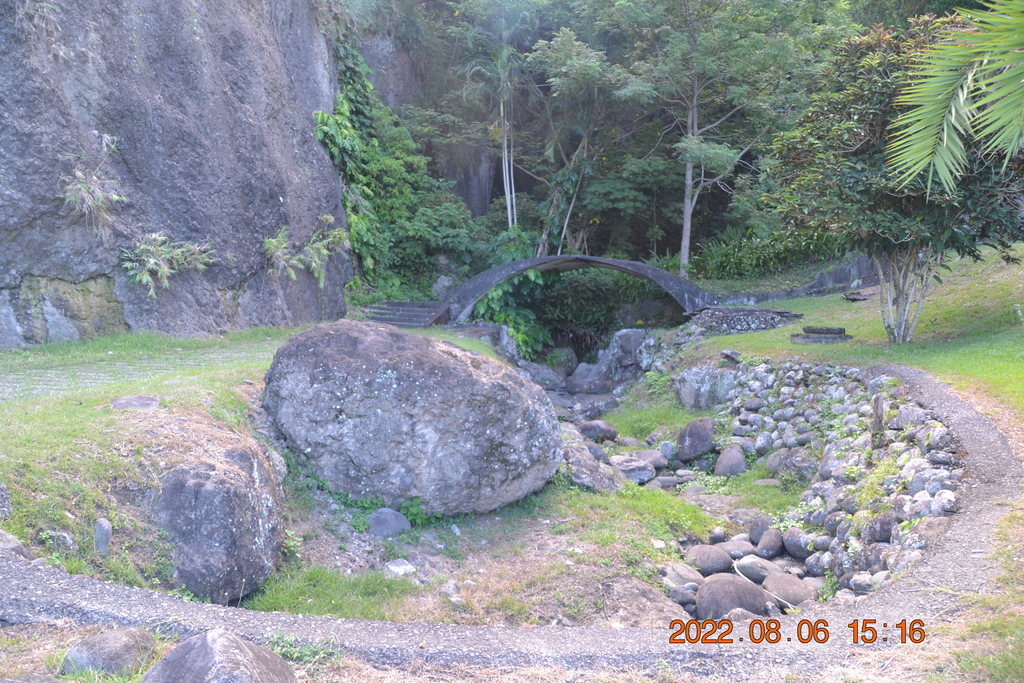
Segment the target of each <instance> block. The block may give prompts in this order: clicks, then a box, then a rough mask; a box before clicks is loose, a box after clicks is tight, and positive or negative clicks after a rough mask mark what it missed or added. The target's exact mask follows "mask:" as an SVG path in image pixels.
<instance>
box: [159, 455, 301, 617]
mask: <svg viewBox="0 0 1024 683" xmlns="http://www.w3.org/2000/svg"><path fill="white" fill-rule="evenodd" d="M161 483H162V490H161V492H160V496H159V498H157V501H156V515H157V519H158V521H159V524H160V526H161V528H163V529H164V530H165V531H166V532H167V534H168V537H169V540H170V542H171V544H172V545H173V546H174V553H173V561H174V564H175V566H176V571H175V577H176V578H177V579H178V580H179V581H181V582H182V584H184V586H185V588H187V589H188V590H190V591H191V592H192V593H193V594H194V595H196V596H197V597H199V598H207V599H209V600H210V602H214V603H217V604H220V605H226V604H227V603H228V602H231V601H234V600H238V599H239V598H241V597H243V596H245V595H247V594H248V593H250V592H252V591H254V590H256V589H257V588H258V587H259V585H260V584H261V583H263V582H264V581H266V579H267V577H268V576H269V575H270V572H271V571H273V569H274V564H275V563H276V561H277V553H278V550H279V548H280V547H281V541H282V535H283V522H282V516H281V515H282V500H281V484H280V481H279V480H278V479H277V475H276V473H275V472H274V468H273V465H272V464H271V462H270V460H269V459H268V458H267V457H266V456H265V455H263V454H262V453H259V452H257V451H254V450H251V449H248V448H232V449H230V450H227V451H225V452H224V454H223V455H222V456H221V457H219V458H215V457H207V458H204V459H203V460H196V461H186V462H184V463H182V464H181V465H178V466H177V467H175V468H174V469H173V470H171V471H170V472H169V473H168V474H167V475H165V476H164V478H163V479H162V480H161Z"/></svg>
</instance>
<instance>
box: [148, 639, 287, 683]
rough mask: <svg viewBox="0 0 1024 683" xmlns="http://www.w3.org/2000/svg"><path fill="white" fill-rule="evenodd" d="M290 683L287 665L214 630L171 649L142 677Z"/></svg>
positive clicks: (165, 681) (159, 681)
mask: <svg viewBox="0 0 1024 683" xmlns="http://www.w3.org/2000/svg"><path fill="white" fill-rule="evenodd" d="M181 681H203V682H204V683H293V681H295V674H294V673H293V672H292V670H291V667H290V666H288V663H287V662H286V661H284V660H283V659H281V657H279V656H277V655H276V654H274V653H273V652H271V651H269V650H265V649H263V648H262V647H260V646H259V645H255V644H253V643H250V642H249V641H247V640H242V639H241V638H239V637H238V636H236V635H235V634H233V633H230V632H229V631H224V630H221V629H216V630H213V631H208V632H207V633H202V634H200V635H198V636H193V637H191V638H189V639H188V640H186V641H185V642H184V643H182V644H181V645H179V646H178V647H176V648H174V649H173V650H172V651H171V653H170V654H168V655H167V656H166V657H164V658H163V659H161V660H160V661H159V662H157V665H156V666H154V667H153V668H152V669H150V670H149V671H148V672H147V673H146V675H145V676H143V677H142V682H143V683H180V682H181Z"/></svg>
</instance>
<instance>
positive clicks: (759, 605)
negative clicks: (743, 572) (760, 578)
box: [697, 574, 775, 619]
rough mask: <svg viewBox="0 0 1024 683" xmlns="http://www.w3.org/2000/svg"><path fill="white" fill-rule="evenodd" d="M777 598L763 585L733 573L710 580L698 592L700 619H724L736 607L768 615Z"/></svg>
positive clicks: (698, 615)
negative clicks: (770, 605) (766, 590)
mask: <svg viewBox="0 0 1024 683" xmlns="http://www.w3.org/2000/svg"><path fill="white" fill-rule="evenodd" d="M774 603H775V599H774V598H772V597H771V596H770V595H768V593H766V592H765V591H764V590H763V589H762V588H761V587H760V586H758V585H756V584H753V583H751V582H750V581H747V580H746V579H744V578H743V577H740V576H735V575H733V574H720V575H718V576H714V577H710V578H708V580H707V581H705V582H704V583H703V584H702V585H701V587H700V588H699V589H697V618H698V619H721V618H722V617H724V616H725V615H726V614H728V613H729V612H731V611H732V610H734V609H736V608H740V609H745V610H747V611H748V612H752V613H754V614H757V615H760V616H765V615H767V614H768V605H769V604H774Z"/></svg>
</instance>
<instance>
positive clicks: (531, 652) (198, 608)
mask: <svg viewBox="0 0 1024 683" xmlns="http://www.w3.org/2000/svg"><path fill="white" fill-rule="evenodd" d="M866 374H868V375H869V376H877V375H880V374H887V375H890V376H894V377H898V378H900V379H902V380H903V381H904V382H905V383H906V385H907V387H908V389H909V390H910V392H911V395H912V396H914V397H915V398H917V399H918V400H919V401H920V402H921V403H922V404H924V405H925V407H927V408H930V409H932V410H934V411H935V412H936V413H937V414H938V416H939V418H940V419H941V420H942V421H943V422H945V424H947V425H948V426H950V427H951V428H952V429H953V430H954V431H955V432H956V433H957V435H958V436H959V438H960V440H961V442H962V444H963V446H964V448H965V450H966V451H967V464H968V486H967V489H966V492H965V494H964V496H963V498H962V507H961V512H960V513H959V514H957V515H954V516H953V517H952V521H951V523H950V526H949V527H948V531H947V532H946V534H945V536H944V537H943V538H942V539H941V540H940V541H939V542H937V543H936V544H935V545H934V546H933V547H931V548H929V549H928V550H927V551H926V554H925V559H924V561H923V562H921V563H920V564H919V565H917V566H916V567H914V568H913V569H912V570H911V571H909V572H908V573H907V574H906V575H905V576H903V577H901V578H900V579H898V580H897V581H895V582H894V583H893V584H891V585H890V586H888V587H886V588H885V589H883V590H882V591H879V592H877V593H875V594H873V595H871V596H869V597H867V598H865V599H863V600H862V601H861V602H859V603H858V604H856V605H854V606H849V607H843V608H828V609H823V610H821V611H818V612H815V613H813V614H812V615H802V616H795V617H794V616H789V617H784V618H783V625H782V634H783V642H780V643H778V644H774V645H769V644H760V645H757V644H752V643H750V642H742V643H741V642H736V643H734V644H731V645H670V644H669V643H668V636H669V633H670V629H669V625H668V624H665V628H663V629H642V628H626V629H615V630H612V629H608V628H563V627H550V628H500V627H462V626H450V625H442V624H402V623H381V622H359V621H352V620H338V619H329V618H323V617H299V616H291V615H284V614H276V613H275V614H266V613H258V612H249V611H246V610H239V609H232V608H226V607H220V606H216V605H203V604H197V603H190V602H185V601H183V600H180V599H177V598H172V597H169V596H166V595H162V594H159V593H153V592H149V591H145V590H141V589H135V588H126V587H123V586H117V585H112V584H107V583H103V582H100V581H96V580H93V579H89V578H86V577H83V576H69V575H67V574H66V573H64V572H63V571H62V570H60V569H57V568H53V567H35V566H31V565H29V564H28V563H27V562H25V561H24V560H21V559H19V558H16V557H14V556H13V555H5V554H3V553H0V625H3V624H15V623H37V622H53V621H56V620H59V619H62V618H71V619H73V620H74V621H75V622H76V623H78V624H80V625H85V624H100V623H109V622H117V623H119V624H121V625H138V626H143V627H146V628H149V629H154V630H162V631H164V632H169V633H173V634H176V635H181V636H188V635H191V634H194V633H197V632H202V631H205V630H208V629H211V628H215V627H222V628H228V629H230V630H232V631H234V632H236V633H238V634H239V635H241V636H243V637H245V638H248V639H251V640H254V641H256V642H262V643H265V642H266V641H268V640H269V639H270V638H271V637H272V636H273V635H274V634H277V633H284V634H289V635H291V636H294V637H296V638H297V639H298V641H299V642H302V643H307V644H308V643H314V642H330V643H333V644H335V645H336V646H337V647H339V648H341V649H342V650H344V652H345V653H346V654H347V655H349V656H354V657H357V658H359V659H363V660H366V661H368V662H371V663H374V664H382V665H407V664H409V663H411V662H413V661H415V660H422V661H425V662H428V663H432V664H439V665H445V664H451V663H455V662H463V663H467V664H475V665H483V666H490V667H499V666H562V667H566V668H570V669H595V668H609V667H611V668H620V667H621V668H626V667H655V666H657V667H664V666H665V665H670V666H672V668H673V669H675V670H676V671H679V672H685V673H689V674H694V675H697V676H706V675H717V676H721V677H723V678H726V679H729V680H754V679H762V678H763V675H764V671H765V667H769V668H770V669H771V670H772V671H773V672H776V673H778V672H789V673H792V674H796V675H807V676H813V675H814V674H815V672H820V671H821V670H822V668H823V666H825V665H826V664H829V663H840V662H842V661H844V659H845V658H846V657H847V656H848V655H849V654H850V652H851V650H852V649H854V648H853V644H852V642H851V638H852V636H851V631H850V629H849V628H847V624H849V623H850V622H851V621H852V620H853V619H875V620H877V626H878V627H879V638H882V637H888V638H889V640H888V642H885V643H876V644H874V645H872V646H870V647H871V649H881V650H893V651H894V652H898V649H894V647H895V648H912V647H914V646H913V645H903V646H899V645H896V644H895V643H894V642H893V641H894V640H896V639H897V638H895V637H894V636H898V632H897V631H896V629H895V627H894V625H895V623H896V622H899V621H902V620H904V619H906V620H907V621H908V622H909V621H910V620H914V619H920V620H922V621H923V622H924V627H925V630H926V632H930V631H931V630H932V629H934V628H935V627H936V626H938V625H939V624H942V623H946V622H948V621H949V620H950V619H951V617H953V616H954V615H955V614H956V613H957V612H958V611H959V610H960V606H961V604H962V597H963V596H964V595H965V594H967V595H969V594H978V593H985V592H987V591H988V590H989V588H990V586H991V584H992V580H993V579H994V578H995V576H996V574H997V569H996V567H994V566H993V563H992V562H991V560H990V559H988V558H987V557H986V556H987V554H988V553H989V552H990V551H991V550H993V549H994V547H995V540H994V537H993V531H994V530H995V525H996V523H997V522H998V521H999V519H1000V518H1001V517H1002V516H1003V515H1004V514H1006V512H1007V510H1008V508H1007V507H1006V505H1004V504H1000V503H1001V502H1006V501H1016V500H1018V499H1019V498H1020V495H1021V490H1020V483H1021V481H1022V477H1024V469H1022V466H1021V463H1020V462H1018V461H1017V460H1016V458H1014V455H1013V452H1012V450H1011V448H1010V446H1009V444H1008V442H1007V440H1006V439H1005V438H1004V437H1003V435H1002V434H1001V433H1000V432H999V431H998V430H997V429H996V427H995V426H994V425H993V424H992V422H991V421H990V420H989V419H988V418H986V417H985V416H983V415H981V414H980V413H979V412H977V411H976V410H974V409H973V408H972V407H971V406H969V405H968V404H966V403H964V402H963V401H961V400H960V399H958V398H956V397H954V396H952V395H950V394H949V393H948V392H947V391H946V389H945V388H944V387H943V386H942V385H941V384H939V383H938V382H936V381H935V380H934V379H933V378H932V377H931V376H930V375H928V374H927V373H925V372H923V371H920V370H914V369H910V368H906V367H902V366H883V367H877V368H871V369H869V370H868V371H866ZM978 551H984V552H978ZM801 618H804V619H808V618H809V619H812V620H820V619H824V620H827V622H828V625H829V631H830V633H831V638H830V639H829V641H828V642H827V643H825V644H817V643H809V644H800V643H798V642H797V638H796V628H797V621H798V620H799V619H801ZM883 623H886V624H888V625H889V628H882V627H881V625H882V624H883ZM744 636H746V626H745V625H743V624H739V625H737V628H736V630H735V631H734V633H733V637H734V640H736V639H737V638H738V637H744ZM787 638H792V640H791V641H790V642H786V639H787ZM864 647H865V646H859V648H860V649H863V648H864Z"/></svg>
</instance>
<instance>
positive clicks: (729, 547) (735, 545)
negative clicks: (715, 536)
mask: <svg viewBox="0 0 1024 683" xmlns="http://www.w3.org/2000/svg"><path fill="white" fill-rule="evenodd" d="M715 547H716V548H721V549H722V550H724V551H725V552H726V553H728V554H729V557H731V558H732V559H734V560H738V559H740V558H741V557H746V556H747V555H753V554H754V546H753V545H751V543H750V542H749V541H722V542H721V543H716V544H715Z"/></svg>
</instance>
